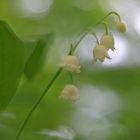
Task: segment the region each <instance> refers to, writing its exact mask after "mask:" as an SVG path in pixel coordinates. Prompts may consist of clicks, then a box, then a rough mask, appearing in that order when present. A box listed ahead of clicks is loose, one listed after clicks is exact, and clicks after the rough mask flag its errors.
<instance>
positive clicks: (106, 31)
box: [102, 22, 108, 35]
mask: <svg viewBox="0 0 140 140" xmlns="http://www.w3.org/2000/svg"><path fill="white" fill-rule="evenodd" d="M102 24H103V25H104V26H105V33H106V34H107V35H108V27H107V23H105V22H102Z"/></svg>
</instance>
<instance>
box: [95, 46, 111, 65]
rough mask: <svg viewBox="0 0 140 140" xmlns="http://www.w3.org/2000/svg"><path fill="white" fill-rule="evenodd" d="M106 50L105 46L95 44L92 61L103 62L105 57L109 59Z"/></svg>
mask: <svg viewBox="0 0 140 140" xmlns="http://www.w3.org/2000/svg"><path fill="white" fill-rule="evenodd" d="M107 51H108V50H107V49H106V48H105V46H103V45H97V46H96V47H95V48H94V49H93V57H94V59H93V63H95V62H96V61H97V60H99V61H101V62H103V61H104V60H105V58H108V59H111V58H110V56H109V55H108V52H107Z"/></svg>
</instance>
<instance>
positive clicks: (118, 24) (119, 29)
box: [117, 22, 126, 33]
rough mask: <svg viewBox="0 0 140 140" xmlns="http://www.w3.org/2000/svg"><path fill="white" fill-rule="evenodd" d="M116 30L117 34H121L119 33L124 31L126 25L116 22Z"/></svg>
mask: <svg viewBox="0 0 140 140" xmlns="http://www.w3.org/2000/svg"><path fill="white" fill-rule="evenodd" d="M117 30H118V32H121V33H123V32H125V31H126V25H125V23H123V22H118V23H117Z"/></svg>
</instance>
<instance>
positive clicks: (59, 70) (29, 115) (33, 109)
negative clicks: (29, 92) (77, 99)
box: [16, 68, 62, 140]
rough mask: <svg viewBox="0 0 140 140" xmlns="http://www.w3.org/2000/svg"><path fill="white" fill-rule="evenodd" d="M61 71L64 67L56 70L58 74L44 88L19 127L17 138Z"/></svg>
mask: <svg viewBox="0 0 140 140" xmlns="http://www.w3.org/2000/svg"><path fill="white" fill-rule="evenodd" d="M61 72H62V68H60V69H58V71H57V72H56V74H55V75H54V77H53V78H52V80H51V81H50V83H49V84H48V86H47V87H46V89H45V90H44V92H43V93H42V95H41V96H40V98H39V99H38V100H37V101H36V103H35V104H34V105H33V107H32V109H31V110H30V112H29V113H28V115H27V116H26V118H25V120H24V121H23V124H22V125H21V128H20V129H19V131H18V133H17V135H16V140H18V139H19V137H20V135H21V133H22V131H23V129H24V127H25V125H26V124H27V122H28V120H29V119H30V117H31V115H32V114H33V112H34V111H35V109H36V108H37V106H38V105H39V103H40V102H41V101H42V99H43V97H44V96H45V95H46V93H47V92H48V90H49V89H50V87H51V86H52V84H53V83H54V82H55V80H56V79H57V78H58V76H59V75H60V73H61Z"/></svg>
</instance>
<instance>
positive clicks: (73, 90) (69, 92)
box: [59, 84, 79, 102]
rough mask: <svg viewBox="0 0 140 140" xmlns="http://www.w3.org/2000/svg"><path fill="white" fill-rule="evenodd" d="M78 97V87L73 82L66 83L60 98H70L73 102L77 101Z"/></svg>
mask: <svg viewBox="0 0 140 140" xmlns="http://www.w3.org/2000/svg"><path fill="white" fill-rule="evenodd" d="M78 98H79V94H78V88H77V87H76V86H74V85H71V84H69V85H66V86H65V87H64V89H63V90H62V91H61V94H60V96H59V99H63V100H68V101H71V102H74V101H76V100H77V99H78Z"/></svg>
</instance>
